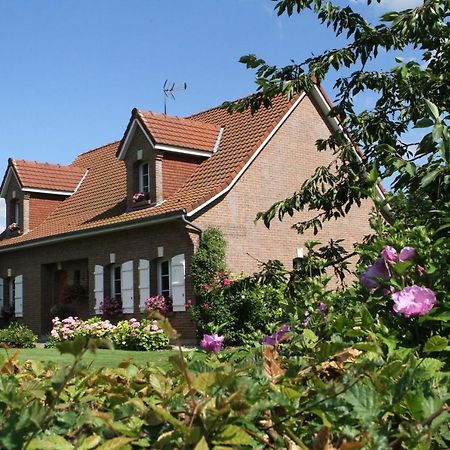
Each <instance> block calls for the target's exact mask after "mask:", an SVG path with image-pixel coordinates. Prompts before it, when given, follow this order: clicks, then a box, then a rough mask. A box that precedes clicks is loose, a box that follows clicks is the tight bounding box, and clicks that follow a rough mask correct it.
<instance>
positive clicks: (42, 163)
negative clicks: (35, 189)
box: [11, 158, 79, 170]
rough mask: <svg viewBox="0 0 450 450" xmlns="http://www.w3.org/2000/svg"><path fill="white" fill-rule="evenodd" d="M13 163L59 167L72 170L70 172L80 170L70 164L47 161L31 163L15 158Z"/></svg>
mask: <svg viewBox="0 0 450 450" xmlns="http://www.w3.org/2000/svg"><path fill="white" fill-rule="evenodd" d="M11 161H12V163H13V164H14V163H26V164H30V165H39V166H52V167H58V168H61V169H70V170H72V169H76V170H78V169H79V167H76V166H75V167H74V166H71V163H70V164H60V163H50V162H47V161H31V160H29V159H14V158H13V159H11Z"/></svg>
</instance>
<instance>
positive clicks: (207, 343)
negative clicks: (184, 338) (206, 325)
mask: <svg viewBox="0 0 450 450" xmlns="http://www.w3.org/2000/svg"><path fill="white" fill-rule="evenodd" d="M224 339H225V337H224V336H219V335H218V334H216V333H215V334H205V335H204V336H203V339H202V340H201V341H200V347H201V348H202V349H203V350H205V351H206V352H208V353H219V352H220V349H221V348H222V344H223V341H224Z"/></svg>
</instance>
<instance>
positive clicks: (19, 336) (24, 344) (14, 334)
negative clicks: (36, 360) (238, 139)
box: [0, 322, 37, 348]
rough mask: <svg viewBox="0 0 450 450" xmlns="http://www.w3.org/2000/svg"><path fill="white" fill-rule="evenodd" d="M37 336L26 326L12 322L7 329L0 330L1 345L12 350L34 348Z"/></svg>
mask: <svg viewBox="0 0 450 450" xmlns="http://www.w3.org/2000/svg"><path fill="white" fill-rule="evenodd" d="M36 342H37V336H36V335H35V334H34V333H33V332H32V331H31V330H30V329H29V328H28V327H27V326H26V325H23V324H21V323H18V322H12V323H11V324H9V325H8V326H7V327H6V328H2V329H0V343H1V344H4V345H7V346H8V347H11V348H33V347H35V346H36Z"/></svg>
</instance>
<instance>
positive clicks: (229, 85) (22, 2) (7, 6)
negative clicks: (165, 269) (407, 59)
mask: <svg viewBox="0 0 450 450" xmlns="http://www.w3.org/2000/svg"><path fill="white" fill-rule="evenodd" d="M342 3H347V2H344V1H342ZM351 3H352V6H354V7H355V8H358V9H359V10H363V11H364V12H365V13H366V14H367V16H368V17H369V18H372V19H375V18H376V17H377V16H378V15H379V14H380V13H382V12H384V10H386V9H395V8H397V7H399V8H407V7H411V6H415V5H417V3H418V0H387V1H386V2H384V4H382V5H381V6H380V5H374V6H371V7H370V8H369V7H367V6H364V5H363V4H362V3H361V2H360V1H359V0H352V1H351ZM0 6H1V14H0V61H1V71H0V99H1V103H0V136H1V141H0V172H1V173H2V174H3V173H4V171H5V169H6V164H7V159H8V157H13V158H16V159H28V160H36V161H47V162H53V163H62V164H67V163H69V162H70V161H72V160H73V159H74V157H75V156H76V155H77V154H78V153H81V152H83V151H86V150H89V149H92V148H95V147H97V146H100V145H102V144H105V143H108V142H111V141H114V140H116V139H120V138H121V137H122V135H123V132H124V130H125V127H126V125H127V123H128V119H129V117H130V111H131V109H132V108H133V107H139V108H142V109H146V110H151V111H155V112H162V110H163V94H162V86H163V83H164V81H165V80H166V79H169V80H171V81H174V82H176V83H181V82H186V83H187V85H188V89H187V91H186V92H180V93H178V94H177V95H176V100H175V101H170V102H169V104H168V113H169V114H172V115H181V116H183V115H187V114H191V113H195V112H197V111H200V110H203V109H206V108H208V107H211V106H215V105H218V104H221V103H222V102H223V101H224V100H231V99H234V98H237V97H241V96H244V95H246V94H248V93H251V92H253V91H254V90H255V85H254V75H253V73H252V72H251V71H248V70H246V69H245V67H244V66H243V65H242V64H239V63H238V60H239V57H240V56H242V55H244V54H247V53H256V54H257V55H258V56H260V57H262V58H264V59H266V60H267V61H268V62H270V63H274V64H286V63H288V62H289V60H290V59H291V58H293V59H295V60H297V61H301V60H302V59H304V58H306V57H308V56H309V55H311V54H312V53H319V52H320V51H322V50H324V49H326V48H330V47H335V46H339V45H341V44H342V43H343V40H336V38H335V37H334V36H333V34H332V33H331V32H329V31H328V30H326V29H325V28H324V27H322V26H320V24H319V23H318V22H317V20H316V19H315V18H314V16H313V15H312V14H308V13H306V14H302V15H301V16H293V17H291V18H288V17H282V18H277V17H276V15H275V13H274V12H273V2H272V1H270V0H215V1H211V0H189V1H186V0H172V1H170V2H169V1H163V0H127V1H126V0H95V1H93V0H76V1H75V0H39V1H36V0H14V1H7V0H0ZM388 59H389V60H390V58H387V57H386V58H384V59H382V60H381V64H383V63H384V62H385V63H387V61H388ZM332 81H333V79H332V78H330V80H329V81H328V83H326V84H325V87H326V88H328V90H330V89H331V85H332ZM3 223H4V208H3V204H2V203H0V229H1V228H2V227H1V225H3Z"/></svg>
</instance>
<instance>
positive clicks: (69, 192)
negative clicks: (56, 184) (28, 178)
mask: <svg viewBox="0 0 450 450" xmlns="http://www.w3.org/2000/svg"><path fill="white" fill-rule="evenodd" d="M22 192H35V193H37V194H53V195H64V196H67V195H72V194H73V193H74V192H75V191H54V190H52V189H38V188H22Z"/></svg>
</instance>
